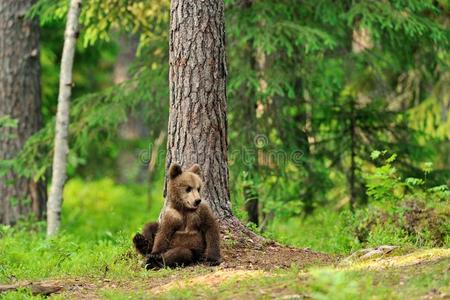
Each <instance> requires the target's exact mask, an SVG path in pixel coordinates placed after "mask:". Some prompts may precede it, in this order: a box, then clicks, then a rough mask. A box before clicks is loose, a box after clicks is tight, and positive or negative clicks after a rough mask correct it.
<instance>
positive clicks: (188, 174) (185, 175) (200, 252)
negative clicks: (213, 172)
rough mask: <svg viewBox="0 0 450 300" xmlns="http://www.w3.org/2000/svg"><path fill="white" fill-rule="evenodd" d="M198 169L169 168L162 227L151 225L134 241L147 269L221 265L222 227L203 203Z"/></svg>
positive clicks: (175, 165) (196, 167) (160, 224)
mask: <svg viewBox="0 0 450 300" xmlns="http://www.w3.org/2000/svg"><path fill="white" fill-rule="evenodd" d="M200 176H201V171H200V167H199V165H197V164H195V165H193V166H192V167H191V168H189V169H188V170H186V171H184V172H183V171H182V169H181V167H180V166H179V165H177V164H174V165H172V166H171V167H170V168H169V181H168V185H167V186H168V194H167V201H168V202H167V203H168V205H167V208H166V212H165V213H164V215H163V217H162V219H161V222H160V223H148V224H146V225H145V226H144V229H143V232H142V234H140V233H138V234H136V236H135V237H134V238H133V243H134V245H135V247H136V250H137V251H138V252H139V253H140V254H142V255H144V256H146V258H147V262H146V266H147V268H158V267H162V266H169V267H172V266H179V265H188V264H191V263H195V262H198V261H201V260H205V261H206V262H207V263H209V264H211V265H217V264H220V262H221V258H220V233H219V225H218V223H217V220H216V219H215V217H214V215H213V213H212V211H211V209H210V207H209V206H208V204H207V203H205V202H202V201H201V198H200V191H201V186H202V180H201V178H200Z"/></svg>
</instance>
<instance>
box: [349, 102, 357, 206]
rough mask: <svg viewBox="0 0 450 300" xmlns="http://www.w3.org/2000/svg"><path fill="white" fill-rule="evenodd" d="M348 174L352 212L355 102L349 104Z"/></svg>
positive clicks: (354, 188)
mask: <svg viewBox="0 0 450 300" xmlns="http://www.w3.org/2000/svg"><path fill="white" fill-rule="evenodd" d="M350 106H351V107H350V127H349V130H350V174H349V189H350V209H351V210H352V211H354V209H355V206H356V187H355V180H356V179H355V175H356V174H355V173H356V162H355V158H356V149H355V147H356V145H355V143H356V140H355V134H356V132H355V130H356V124H355V101H354V100H353V99H352V100H351V102H350Z"/></svg>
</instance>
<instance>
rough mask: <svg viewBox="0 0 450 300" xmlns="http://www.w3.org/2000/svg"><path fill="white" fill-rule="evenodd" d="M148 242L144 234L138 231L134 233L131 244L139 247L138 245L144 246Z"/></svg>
mask: <svg viewBox="0 0 450 300" xmlns="http://www.w3.org/2000/svg"><path fill="white" fill-rule="evenodd" d="M147 243H148V241H147V239H146V238H145V236H143V235H142V234H140V233H136V235H135V236H134V238H133V244H134V245H135V246H136V247H140V246H144V245H146V244H147Z"/></svg>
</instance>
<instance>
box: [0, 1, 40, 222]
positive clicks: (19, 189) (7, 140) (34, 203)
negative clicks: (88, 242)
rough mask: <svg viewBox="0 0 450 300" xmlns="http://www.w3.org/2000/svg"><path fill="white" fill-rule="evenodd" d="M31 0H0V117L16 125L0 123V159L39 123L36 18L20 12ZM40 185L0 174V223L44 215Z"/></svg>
mask: <svg viewBox="0 0 450 300" xmlns="http://www.w3.org/2000/svg"><path fill="white" fill-rule="evenodd" d="M34 2H35V1H34V0H2V1H0V117H5V116H6V117H9V118H12V119H15V120H16V121H17V127H15V128H12V127H3V128H1V127H0V161H5V160H9V159H13V158H14V156H15V155H16V154H17V153H18V152H19V151H20V150H21V149H22V148H23V146H24V144H25V142H26V141H27V139H28V138H29V137H30V136H31V135H32V134H34V133H35V132H36V131H37V130H39V129H40V127H41V111H40V109H41V87H40V74H41V70H40V63H39V23H38V21H37V20H30V19H28V18H26V17H25V14H26V13H27V11H28V10H29V8H30V7H31V6H32V5H33V3H34ZM45 204H46V190H45V184H44V183H43V182H35V181H33V180H32V179H29V178H24V177H21V176H19V175H18V174H16V173H14V172H13V171H12V170H9V171H7V173H6V175H5V176H2V177H0V223H1V224H8V225H13V224H15V223H16V222H17V221H18V220H19V218H21V217H26V216H28V215H30V214H34V216H35V217H37V218H38V219H40V218H43V217H44V213H45Z"/></svg>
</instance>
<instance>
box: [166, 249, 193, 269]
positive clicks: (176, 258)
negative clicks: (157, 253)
mask: <svg viewBox="0 0 450 300" xmlns="http://www.w3.org/2000/svg"><path fill="white" fill-rule="evenodd" d="M162 260H163V263H164V265H166V266H168V267H178V266H186V265H189V264H191V263H192V262H193V253H192V251H191V250H190V249H187V248H182V247H177V248H173V249H170V250H168V251H166V252H165V253H164V254H163V255H162Z"/></svg>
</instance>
